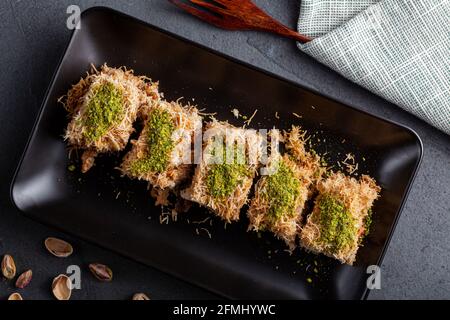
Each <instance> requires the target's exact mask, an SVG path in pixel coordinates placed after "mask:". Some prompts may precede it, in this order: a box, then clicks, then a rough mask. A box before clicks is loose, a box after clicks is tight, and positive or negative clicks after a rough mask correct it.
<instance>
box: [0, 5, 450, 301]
mask: <svg viewBox="0 0 450 320" xmlns="http://www.w3.org/2000/svg"><path fill="white" fill-rule="evenodd" d="M256 2H257V3H258V4H259V5H261V6H262V7H264V8H266V9H267V11H268V12H270V13H271V14H273V15H274V16H275V17H276V18H278V19H280V20H282V21H283V22H285V23H286V24H287V25H289V26H291V27H293V28H294V27H295V22H296V19H297V13H298V7H299V4H298V0H281V1H267V0H257V1H256ZM73 3H76V4H79V6H80V7H81V8H82V9H87V8H88V7H91V6H94V5H106V6H109V7H113V8H116V9H119V10H121V11H124V12H126V13H128V14H131V15H134V16H136V17H138V18H139V19H142V20H145V21H148V22H150V23H152V24H154V25H156V26H159V27H161V28H163V29H166V30H169V31H172V32H175V33H177V34H180V35H182V36H184V37H186V38H188V39H192V40H194V41H197V42H200V43H202V44H204V45H206V46H208V47H211V48H213V49H216V50H219V51H221V52H224V53H226V54H229V55H231V56H233V57H235V58H237V59H240V60H243V61H246V62H249V63H251V64H254V65H257V66H258V67H261V68H263V69H266V70H269V71H271V72H275V73H277V74H280V75H282V76H284V77H287V78H289V79H292V80H294V81H297V82H298V83H301V84H302V85H304V86H306V87H310V88H313V89H315V90H317V91H319V92H322V93H324V94H326V95H329V96H331V97H334V98H335V99H338V100H341V101H343V102H345V103H347V104H349V105H353V106H356V107H358V108H361V109H364V110H367V111H369V112H372V113H374V114H377V115H380V116H383V117H387V118H389V119H392V120H395V121H397V122H400V123H402V124H405V125H407V126H410V127H412V128H413V129H414V130H415V131H417V132H418V134H419V135H420V136H421V138H422V140H423V144H424V148H425V152H424V160H423V164H422V167H421V169H420V172H419V174H418V177H417V179H416V181H415V184H414V186H413V188H412V191H411V194H410V197H409V199H408V202H407V204H406V207H405V210H404V212H403V215H402V217H401V219H400V221H399V223H398V227H397V230H396V232H395V235H394V237H393V239H392V242H391V245H390V247H389V250H388V252H387V255H386V258H385V261H384V264H383V266H382V289H381V290H379V291H376V292H373V293H372V294H371V296H370V298H371V299H431V298H434V299H443V298H450V276H449V274H450V268H449V262H450V250H449V245H450V137H449V136H446V135H444V134H443V133H441V132H439V131H438V130H436V129H434V128H432V127H430V126H429V125H427V124H426V123H424V122H422V121H421V120H419V119H417V118H415V117H414V116H412V115H409V114H407V113H405V112H404V111H402V110H400V109H399V108H397V107H395V106H394V105H392V104H390V103H388V102H386V101H384V100H382V99H381V98H378V97H376V96H374V95H373V94H371V93H370V92H368V91H366V90H364V89H362V88H359V87H357V86H356V85H354V84H352V83H351V82H349V81H347V80H346V79H344V78H342V77H340V76H339V75H337V74H336V73H334V72H333V71H331V70H329V69H328V68H326V67H324V66H322V65H320V64H319V63H317V62H316V61H314V60H313V59H311V58H309V57H307V56H305V55H303V54H302V53H300V52H299V51H298V50H297V49H296V47H295V43H293V42H291V41H288V40H284V39H279V38H276V37H274V36H271V35H267V34H262V33H255V32H235V33H233V32H224V31H221V30H218V29H215V28H212V27H210V26H207V25H206V24H204V23H201V22H199V21H197V20H195V19H194V18H192V17H189V16H187V15H185V14H183V13H181V12H180V11H179V10H177V9H176V8H174V7H173V6H171V5H170V4H169V3H168V2H167V1H165V0H147V1H139V0H132V1H122V0H114V1H77V0H70V1H67V0H63V1H56V0H54V1H48V0H46V1H38V0H22V1H16V0H4V1H1V2H0V53H1V54H0V97H1V100H0V255H2V254H4V253H6V252H9V253H11V254H13V255H14V256H15V257H16V260H17V262H18V264H19V266H20V268H19V269H20V270H21V271H23V268H25V266H30V267H32V268H33V269H34V270H35V275H36V276H35V278H34V280H33V282H32V285H31V286H30V287H29V288H28V289H27V290H25V291H23V295H24V296H25V298H28V299H49V298H51V293H50V290H49V287H50V278H51V277H52V276H54V275H56V274H59V273H62V272H64V268H65V266H66V265H67V264H68V263H70V264H79V265H86V264H87V263H88V262H90V261H104V262H106V263H108V264H110V265H111V266H112V267H113V269H114V271H115V274H116V280H115V281H114V282H113V283H110V284H104V285H98V283H97V282H95V281H92V280H91V279H90V278H89V277H85V278H86V280H85V281H83V286H84V288H83V290H81V291H77V292H75V294H74V298H75V299H127V298H129V297H130V296H131V295H132V294H133V293H134V292H138V291H144V292H147V293H148V294H150V295H151V296H152V297H153V298H160V299H174V298H175V299H176V298H178V299H187V298H192V299H195V298H213V297H214V296H213V295H211V294H210V293H208V292H205V291H204V290H202V289H199V288H196V287H193V286H191V285H189V284H187V283H185V282H182V281H179V280H176V279H173V278H172V277H170V276H167V275H165V274H163V273H161V272H159V271H157V270H154V269H151V268H148V267H145V266H142V265H140V264H137V263H134V262H132V261H130V260H127V259H124V258H122V257H120V256H118V255H115V254H114V253H111V252H107V251H104V250H102V249H99V248H97V247H95V246H92V245H90V244H87V243H84V242H82V241H79V240H77V239H73V238H71V237H66V236H64V235H62V234H60V233H59V232H57V231H55V230H53V229H49V228H47V227H45V226H42V225H39V224H37V223H35V222H32V221H29V220H28V219H26V218H23V217H22V216H21V215H20V213H19V212H17V210H15V209H14V208H13V206H12V205H11V203H10V200H9V183H10V180H11V177H12V174H13V171H14V169H15V168H16V165H17V162H18V160H19V157H20V155H21V153H22V151H23V148H24V146H25V143H26V140H27V138H28V135H29V133H30V130H31V128H32V125H33V123H34V120H35V115H36V113H37V111H38V109H39V107H40V104H41V102H42V99H43V97H44V94H45V90H46V88H47V86H48V84H49V82H50V80H51V76H52V74H53V72H54V70H55V68H56V67H57V64H58V61H59V58H60V56H61V54H62V53H63V50H64V47H65V45H66V43H67V41H68V40H69V38H70V31H69V30H68V29H67V28H66V27H65V25H66V24H65V23H66V17H67V15H66V8H67V6H68V5H69V4H73ZM449 98H450V97H449ZM49 235H56V236H64V237H66V238H68V239H69V240H71V241H72V242H73V243H74V244H75V246H76V249H77V253H78V254H77V255H76V256H74V257H72V258H70V259H69V260H67V261H64V262H61V261H59V260H54V259H52V258H51V257H49V256H48V255H46V254H45V253H44V249H43V248H42V240H43V239H44V238H45V237H47V236H49ZM11 290H12V288H11V285H10V284H8V283H6V282H4V281H1V282H0V299H2V298H5V297H6V296H7V295H8V294H9V293H10V292H11Z"/></svg>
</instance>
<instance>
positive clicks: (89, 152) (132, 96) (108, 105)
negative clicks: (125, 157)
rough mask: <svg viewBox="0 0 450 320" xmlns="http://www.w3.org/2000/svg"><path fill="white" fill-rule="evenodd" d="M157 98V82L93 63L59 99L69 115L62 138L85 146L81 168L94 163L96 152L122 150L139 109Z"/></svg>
mask: <svg viewBox="0 0 450 320" xmlns="http://www.w3.org/2000/svg"><path fill="white" fill-rule="evenodd" d="M158 99H159V94H158V85H157V83H152V82H150V81H149V80H148V79H147V78H145V77H137V76H135V75H134V74H133V71H132V70H126V69H125V68H120V69H115V68H109V67H108V66H107V65H104V66H102V68H101V69H100V70H97V69H95V67H93V68H92V70H91V72H90V73H88V75H87V76H86V77H85V78H83V79H81V80H80V81H79V82H78V83H77V84H76V85H74V86H73V87H72V89H71V90H70V91H69V92H68V94H67V95H66V96H64V97H62V98H61V99H60V102H61V103H63V104H64V107H65V108H66V110H67V111H68V112H69V116H70V117H71V122H70V123H69V125H68V127H67V130H66V133H65V139H66V140H67V141H68V143H69V146H70V147H71V148H73V149H82V150H85V153H84V154H83V155H82V162H83V164H82V171H83V172H86V171H88V170H89V169H90V168H91V167H92V166H93V165H94V159H95V157H96V155H97V154H99V153H107V152H116V151H121V150H123V149H124V148H125V146H126V145H127V143H128V140H129V138H130V135H131V133H132V132H133V131H134V129H133V124H134V122H135V121H136V118H137V116H138V114H139V112H141V109H144V108H145V107H146V106H148V105H151V104H153V103H154V101H155V100H158Z"/></svg>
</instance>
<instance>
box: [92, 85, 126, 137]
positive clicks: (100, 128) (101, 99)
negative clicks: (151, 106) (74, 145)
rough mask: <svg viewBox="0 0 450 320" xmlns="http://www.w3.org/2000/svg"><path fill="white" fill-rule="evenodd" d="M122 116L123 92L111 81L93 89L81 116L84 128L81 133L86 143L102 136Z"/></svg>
mask: <svg viewBox="0 0 450 320" xmlns="http://www.w3.org/2000/svg"><path fill="white" fill-rule="evenodd" d="M123 116H124V105H123V93H122V90H120V89H119V88H117V87H115V86H114V85H113V84H112V83H109V82H108V83H106V84H103V85H101V86H99V87H98V88H96V89H95V92H94V95H93V97H92V98H91V100H90V101H89V103H88V105H87V108H86V113H85V115H84V117H83V125H84V127H85V130H84V131H83V135H84V137H85V139H86V140H87V141H88V143H92V142H95V141H97V140H98V139H100V138H101V137H102V136H104V135H105V134H106V133H107V132H108V130H110V129H111V127H112V126H113V125H114V124H117V123H119V122H120V121H121V120H122V118H123Z"/></svg>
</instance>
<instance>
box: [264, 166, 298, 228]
mask: <svg viewBox="0 0 450 320" xmlns="http://www.w3.org/2000/svg"><path fill="white" fill-rule="evenodd" d="M277 166H278V169H277V171H276V172H275V173H274V174H272V175H269V176H267V181H266V189H265V191H264V197H265V199H266V200H267V201H269V203H270V207H269V215H270V217H271V218H272V219H274V220H275V221H276V220H279V219H280V218H281V217H282V216H284V215H288V216H294V215H295V214H296V212H295V204H296V202H297V198H298V196H299V195H300V181H299V180H298V179H297V178H296V177H295V174H294V172H293V171H292V169H291V168H289V167H288V166H287V165H286V163H284V162H283V161H280V162H279V163H278V164H277Z"/></svg>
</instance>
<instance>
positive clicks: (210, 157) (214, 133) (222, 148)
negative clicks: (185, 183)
mask: <svg viewBox="0 0 450 320" xmlns="http://www.w3.org/2000/svg"><path fill="white" fill-rule="evenodd" d="M262 147H263V138H262V136H261V135H260V134H259V133H258V132H257V131H255V130H248V129H243V128H237V127H234V126H232V125H230V124H228V123H225V122H217V121H213V122H211V123H209V124H208V125H207V127H206V131H205V134H204V145H203V153H202V159H201V162H200V164H198V165H197V168H196V170H195V174H194V178H193V181H192V184H191V186H190V187H189V188H188V189H186V190H184V191H183V192H182V193H181V195H182V197H183V198H185V199H186V200H189V201H193V202H196V203H198V204H200V205H201V206H204V207H206V208H208V209H209V210H210V211H212V212H213V213H214V214H215V215H217V216H218V217H220V218H221V219H222V220H224V221H225V222H227V223H230V222H233V221H238V220H239V218H240V211H241V209H242V207H243V206H244V205H245V204H246V203H247V199H248V194H249V192H250V190H251V187H252V185H253V179H254V177H255V175H256V173H257V168H258V165H259V160H260V155H261V150H262Z"/></svg>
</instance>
